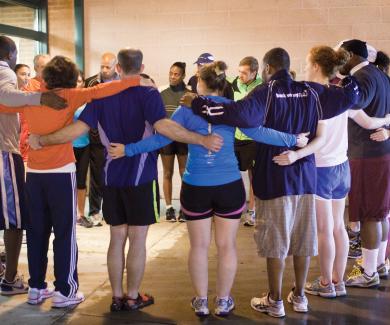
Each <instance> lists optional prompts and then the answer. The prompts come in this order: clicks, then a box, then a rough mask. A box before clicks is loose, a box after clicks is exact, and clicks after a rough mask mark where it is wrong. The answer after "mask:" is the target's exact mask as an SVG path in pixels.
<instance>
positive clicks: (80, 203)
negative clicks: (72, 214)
mask: <svg viewBox="0 0 390 325" xmlns="http://www.w3.org/2000/svg"><path fill="white" fill-rule="evenodd" d="M86 192H87V190H86V189H77V219H79V218H80V217H82V216H84V210H85V197H86Z"/></svg>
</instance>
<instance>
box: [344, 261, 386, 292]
mask: <svg viewBox="0 0 390 325" xmlns="http://www.w3.org/2000/svg"><path fill="white" fill-rule="evenodd" d="M379 283H380V280H379V275H378V272H374V273H373V274H372V275H371V276H370V275H368V274H366V273H365V272H364V269H363V267H361V266H360V265H354V266H353V268H352V271H351V273H350V274H349V275H348V278H347V281H346V282H345V285H346V286H347V287H359V288H372V287H377V286H378V285H379Z"/></svg>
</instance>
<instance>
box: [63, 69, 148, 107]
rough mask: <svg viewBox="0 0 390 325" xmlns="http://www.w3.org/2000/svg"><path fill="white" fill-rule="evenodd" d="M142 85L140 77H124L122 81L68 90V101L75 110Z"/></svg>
mask: <svg viewBox="0 0 390 325" xmlns="http://www.w3.org/2000/svg"><path fill="white" fill-rule="evenodd" d="M140 85H144V84H143V82H141V77H140V76H138V75H137V76H131V77H126V78H124V79H122V80H114V81H111V82H107V83H101V84H97V85H96V86H92V87H89V88H72V89H69V100H70V101H71V106H72V109H74V110H76V109H77V108H79V107H80V106H81V105H83V104H85V103H89V102H90V101H92V100H94V99H100V98H104V97H108V96H112V95H115V94H118V93H120V92H121V91H123V90H125V89H127V88H130V87H136V86H140Z"/></svg>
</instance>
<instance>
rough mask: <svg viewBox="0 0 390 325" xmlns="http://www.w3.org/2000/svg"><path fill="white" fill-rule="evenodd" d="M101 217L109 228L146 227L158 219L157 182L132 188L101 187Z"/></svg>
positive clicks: (158, 199)
mask: <svg viewBox="0 0 390 325" xmlns="http://www.w3.org/2000/svg"><path fill="white" fill-rule="evenodd" d="M103 216H104V220H105V221H106V222H107V223H108V224H109V225H111V226H119V225H124V224H127V225H129V226H147V225H151V224H154V223H156V222H158V220H159V218H160V195H159V190H158V182H157V181H152V182H149V183H145V184H142V185H138V186H134V187H111V186H104V187H103Z"/></svg>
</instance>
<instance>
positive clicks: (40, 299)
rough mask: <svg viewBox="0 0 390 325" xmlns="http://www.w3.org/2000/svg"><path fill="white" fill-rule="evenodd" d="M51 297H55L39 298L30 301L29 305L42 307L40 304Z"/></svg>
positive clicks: (28, 301)
mask: <svg viewBox="0 0 390 325" xmlns="http://www.w3.org/2000/svg"><path fill="white" fill-rule="evenodd" d="M51 297H53V295H50V296H43V297H39V298H37V299H28V300H27V303H28V304H29V305H40V304H42V303H43V302H44V301H45V300H46V299H49V298H51Z"/></svg>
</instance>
